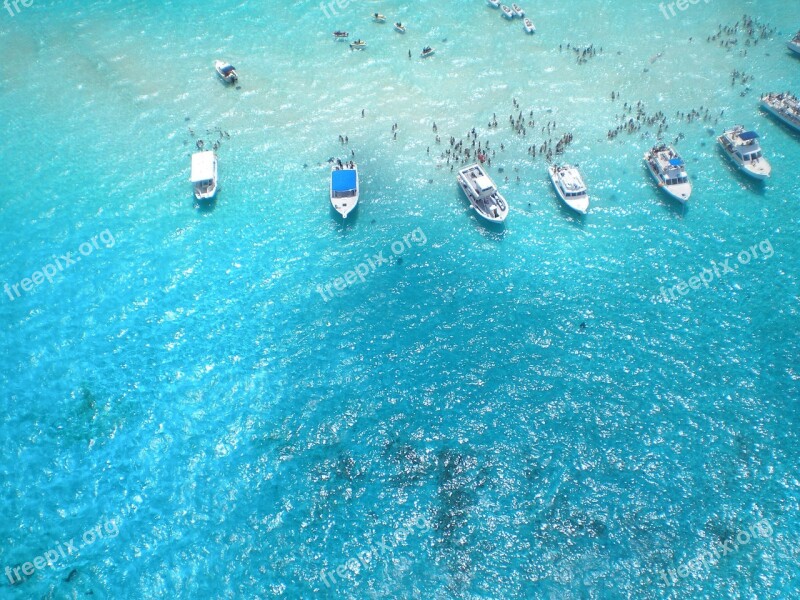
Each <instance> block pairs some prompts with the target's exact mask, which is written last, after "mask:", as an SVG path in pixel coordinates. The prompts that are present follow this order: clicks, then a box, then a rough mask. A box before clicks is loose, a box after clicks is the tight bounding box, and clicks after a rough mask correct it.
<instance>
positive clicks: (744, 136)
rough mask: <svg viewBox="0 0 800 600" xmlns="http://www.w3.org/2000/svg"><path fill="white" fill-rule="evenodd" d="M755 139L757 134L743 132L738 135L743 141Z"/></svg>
mask: <svg viewBox="0 0 800 600" xmlns="http://www.w3.org/2000/svg"><path fill="white" fill-rule="evenodd" d="M756 138H758V134H757V133H756V132H755V131H745V132H744V133H742V134H740V135H739V139H740V140H744V141H748V140H754V139H756Z"/></svg>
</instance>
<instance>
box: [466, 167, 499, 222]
mask: <svg viewBox="0 0 800 600" xmlns="http://www.w3.org/2000/svg"><path fill="white" fill-rule="evenodd" d="M457 179H458V185H460V186H461V189H462V190H464V194H466V196H467V199H468V200H469V203H470V204H471V205H472V208H474V209H475V211H476V212H477V213H478V214H479V215H480V216H482V217H483V218H484V219H486V220H487V221H491V222H492V223H502V222H503V221H505V220H506V217H507V216H508V203H507V202H506V199H505V198H503V196H502V195H501V194H500V192H499V191H497V186H496V185H495V184H494V182H493V181H492V180H491V179H490V178H489V176H488V175H487V174H486V171H484V170H483V166H481V165H479V164H477V163H476V164H474V165H470V166H468V167H464V168H463V169H461V170H459V172H458V176H457Z"/></svg>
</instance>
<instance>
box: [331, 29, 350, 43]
mask: <svg viewBox="0 0 800 600" xmlns="http://www.w3.org/2000/svg"><path fill="white" fill-rule="evenodd" d="M349 37H350V34H349V33H347V32H346V31H334V32H333V39H335V40H336V41H339V40H346V39H347V38H349Z"/></svg>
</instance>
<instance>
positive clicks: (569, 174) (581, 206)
mask: <svg viewBox="0 0 800 600" xmlns="http://www.w3.org/2000/svg"><path fill="white" fill-rule="evenodd" d="M547 171H548V172H549V173H550V181H552V182H553V187H555V188H556V193H557V194H558V197H559V198H561V200H562V201H563V202H564V204H566V205H567V206H569V207H570V208H571V209H572V210H574V211H576V212H579V213H581V214H582V215H585V214H586V213H587V212H588V211H589V194H588V193H587V189H586V184H585V183H584V182H583V178H582V177H581V174H580V171H578V169H577V168H576V167H572V166H570V165H561V166H559V165H552V166H550V167H549V168H548V169H547Z"/></svg>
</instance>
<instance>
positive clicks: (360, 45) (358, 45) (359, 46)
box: [350, 40, 367, 50]
mask: <svg viewBox="0 0 800 600" xmlns="http://www.w3.org/2000/svg"><path fill="white" fill-rule="evenodd" d="M366 47H367V42H365V41H364V40H356V41H355V42H351V43H350V49H351V50H363V49H364V48H366Z"/></svg>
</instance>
